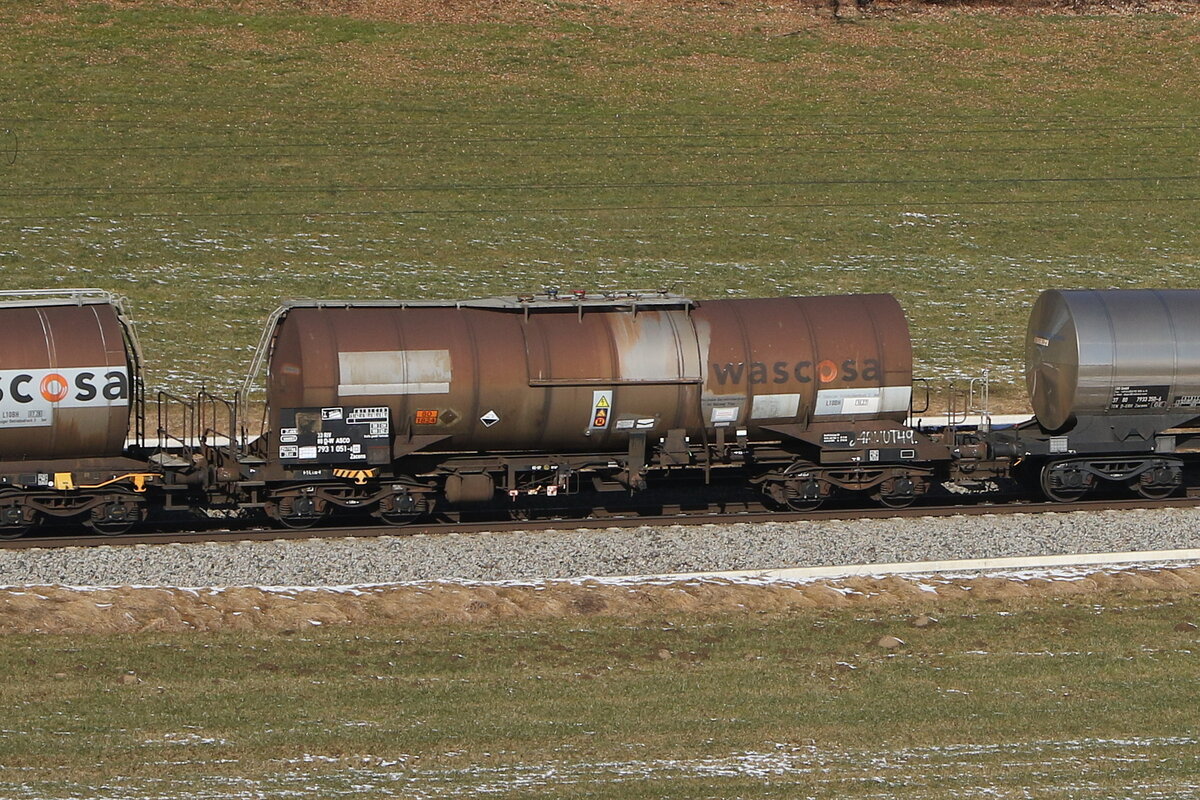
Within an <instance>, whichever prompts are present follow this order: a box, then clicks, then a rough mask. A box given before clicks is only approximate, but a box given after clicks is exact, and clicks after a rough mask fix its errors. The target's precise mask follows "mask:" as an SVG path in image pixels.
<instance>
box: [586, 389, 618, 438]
mask: <svg viewBox="0 0 1200 800" xmlns="http://www.w3.org/2000/svg"><path fill="white" fill-rule="evenodd" d="M611 414H612V390H611V389H603V390H600V391H596V392H592V421H591V424H590V425H588V428H589V429H590V430H594V431H597V430H604V429H605V428H607V427H608V418H609V416H611Z"/></svg>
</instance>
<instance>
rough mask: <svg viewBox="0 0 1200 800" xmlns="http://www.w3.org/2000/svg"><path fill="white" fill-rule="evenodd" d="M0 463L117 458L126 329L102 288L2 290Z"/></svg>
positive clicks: (127, 387)
mask: <svg viewBox="0 0 1200 800" xmlns="http://www.w3.org/2000/svg"><path fill="white" fill-rule="evenodd" d="M0 330H3V331H4V332H5V334H6V335H5V337H4V341H3V344H0V461H13V460H47V459H56V458H99V457H107V456H119V455H120V454H121V453H122V452H123V450H124V447H125V437H126V434H127V432H128V430H129V414H130V404H131V396H132V391H133V388H132V387H133V381H134V374H133V371H134V368H135V367H134V362H133V360H132V359H131V355H130V349H131V348H134V347H135V345H134V344H133V343H132V342H133V340H132V338H129V337H132V333H131V331H130V329H129V328H128V324H127V322H126V321H125V319H124V317H123V315H122V314H121V311H120V308H119V306H118V305H117V301H116V298H114V297H112V296H110V295H108V294H106V293H103V292H89V291H81V292H79V293H63V292H33V291H30V292H9V293H4V294H3V295H0Z"/></svg>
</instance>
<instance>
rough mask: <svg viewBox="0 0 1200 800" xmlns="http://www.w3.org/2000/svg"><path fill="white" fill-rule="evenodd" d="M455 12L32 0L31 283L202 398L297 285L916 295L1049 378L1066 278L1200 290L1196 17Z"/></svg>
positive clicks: (7, 224)
mask: <svg viewBox="0 0 1200 800" xmlns="http://www.w3.org/2000/svg"><path fill="white" fill-rule="evenodd" d="M464 8H465V9H466V10H463V9H464ZM455 9H456V7H455V6H453V5H441V6H438V5H434V4H430V5H429V7H428V8H424V9H422V7H421V6H420V4H417V3H411V4H407V5H405V4H389V3H378V4H358V5H355V4H349V5H345V6H343V5H341V4H321V3H317V2H285V0H277V1H275V0H258V2H244V3H235V2H205V3H200V2H165V0H164V1H163V2H156V0H133V1H132V2H130V1H128V0H126V1H123V2H94V3H89V2H75V1H73V0H8V2H5V3H4V4H3V5H2V6H0V75H3V76H4V81H3V87H4V92H3V95H2V97H3V99H2V101H0V177H2V182H0V274H2V275H3V277H4V285H5V287H6V288H9V289H30V288H64V287H74V286H95V287H100V288H104V289H109V290H112V291H114V292H118V293H120V294H123V295H125V296H127V297H128V298H129V299H130V301H131V306H132V310H133V312H134V314H135V316H136V318H137V320H138V321H139V324H140V332H141V337H142V340H143V345H144V347H145V350H146V356H147V359H148V361H149V362H150V365H151V370H150V373H149V379H150V381H151V382H152V383H154V384H158V385H162V386H165V387H167V388H170V389H172V390H175V391H180V392H184V391H190V390H193V389H195V388H197V387H198V386H199V385H200V384H201V383H207V384H208V385H209V386H210V387H215V388H217V389H219V390H222V391H228V390H230V389H232V388H233V387H235V386H237V385H238V384H240V379H241V376H242V374H243V373H244V372H245V369H246V367H247V365H248V362H249V358H250V355H251V352H252V350H253V348H254V346H255V344H256V343H257V341H258V337H259V334H260V331H261V326H262V322H263V320H264V319H265V317H266V315H267V314H268V313H269V312H270V310H271V309H272V308H273V307H274V306H275V305H276V304H277V303H278V302H279V301H281V300H283V299H287V298H297V297H329V298H380V297H392V298H460V297H468V296H480V295H488V294H503V293H510V294H511V293H516V292H526V291H536V290H539V289H541V288H542V287H546V286H558V287H562V288H564V289H574V288H588V289H618V288H620V289H625V288H646V289H657V288H669V289H673V290H675V291H678V292H684V293H689V294H691V295H694V296H696V297H700V298H711V297H731V296H733V297H741V296H746V297H753V296H771V295H783V294H821V293H840V292H891V293H893V294H895V295H896V296H897V297H898V298H899V299H900V301H901V302H902V303H903V305H904V306H905V308H906V309H907V311H908V313H909V316H910V320H911V323H912V328H913V334H914V338H915V340H916V355H917V359H918V363H917V370H916V371H917V373H918V374H919V375H922V376H927V377H934V378H938V379H940V380H945V379H949V378H957V379H959V380H962V379H964V378H968V377H971V376H975V375H978V374H979V373H980V372H981V371H982V370H983V369H984V368H985V367H988V368H990V370H991V375H992V378H993V380H994V382H995V385H996V389H997V392H998V394H999V396H1000V399H1001V403H1002V404H1007V405H1009V406H1012V407H1019V406H1020V405H1021V403H1022V399H1021V397H1022V392H1023V387H1022V376H1021V369H1022V368H1021V358H1022V344H1021V342H1022V338H1023V335H1024V325H1025V320H1026V315H1027V311H1028V308H1029V306H1030V304H1031V302H1032V301H1033V299H1034V298H1035V297H1036V295H1037V293H1038V292H1039V291H1040V290H1041V289H1044V288H1048V287H1059V288H1063V287H1067V288H1077V287H1134V286H1159V287H1195V286H1200V273H1198V272H1197V266H1198V265H1200V233H1198V231H1200V225H1198V223H1200V135H1198V132H1197V126H1196V120H1197V119H1200V93H1198V92H1196V91H1195V76H1196V75H1197V74H1200V16H1197V15H1189V16H1172V15H1168V14H1143V15H1110V16H1081V15H1070V16H1066V15H1058V16H1056V15H1047V14H1043V15H1033V16H1022V15H1014V14H1005V13H991V14H989V13H967V12H955V11H952V10H951V11H947V10H938V11H936V12H933V11H931V12H929V13H911V12H899V11H897V12H891V13H883V12H879V13H875V14H872V15H869V16H868V17H866V18H864V19H863V20H861V21H859V22H855V23H841V24H839V23H837V22H835V21H834V20H833V19H832V18H831V17H830V16H828V15H827V14H823V13H817V12H814V11H811V10H809V9H807V8H798V7H784V6H768V5H763V6H761V7H757V6H750V5H747V6H743V5H739V4H731V5H728V6H720V5H716V6H711V7H710V6H707V5H699V4H678V5H668V4H648V3H647V4H639V3H629V4H616V3H611V4H610V3H555V2H544V3H515V2H514V3H512V4H500V5H482V4H481V5H479V6H472V5H470V4H464V6H462V7H461V8H458V11H455ZM472 9H474V11H472ZM368 12H369V13H368ZM443 12H445V13H443ZM354 14H360V16H354ZM846 324H847V325H853V324H854V321H853V320H847V323H846Z"/></svg>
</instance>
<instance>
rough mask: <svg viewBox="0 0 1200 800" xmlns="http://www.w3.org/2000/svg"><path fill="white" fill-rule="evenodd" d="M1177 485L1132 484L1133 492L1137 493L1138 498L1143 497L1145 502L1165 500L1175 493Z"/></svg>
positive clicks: (1139, 482)
mask: <svg viewBox="0 0 1200 800" xmlns="http://www.w3.org/2000/svg"><path fill="white" fill-rule="evenodd" d="M1178 488H1179V486H1178V484H1175V485H1171V486H1159V485H1153V484H1148V483H1142V482H1141V481H1138V482H1137V483H1135V484H1133V490H1134V491H1135V492H1137V495H1138V497H1144V498H1145V499H1147V500H1165V499H1166V498H1168V497H1170V496H1171V495H1173V494H1174V493H1175V490H1176V489H1178Z"/></svg>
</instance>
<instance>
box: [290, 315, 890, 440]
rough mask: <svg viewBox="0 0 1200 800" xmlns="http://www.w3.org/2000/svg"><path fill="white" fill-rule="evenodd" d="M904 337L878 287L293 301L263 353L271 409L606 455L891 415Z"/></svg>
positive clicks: (403, 434) (403, 435)
mask: <svg viewBox="0 0 1200 800" xmlns="http://www.w3.org/2000/svg"><path fill="white" fill-rule="evenodd" d="M911 373H912V351H911V342H910V339H909V331H908V323H907V321H906V319H905V317H904V313H903V311H902V310H901V309H900V307H899V305H898V303H897V302H896V301H895V299H894V298H892V297H891V296H889V295H858V296H841V297H817V298H779V299H766V300H713V301H703V302H694V301H690V300H687V299H686V298H670V297H666V296H660V297H658V298H656V299H655V302H654V303H653V304H649V305H642V306H636V307H635V306H633V305H632V304H621V303H613V302H602V303H597V304H595V305H588V304H587V303H586V302H582V303H581V302H579V299H578V298H567V299H564V300H563V301H562V302H561V303H555V302H552V301H547V300H541V301H538V302H537V303H519V302H515V301H513V302H509V303H499V304H491V305H489V304H466V303H462V304H454V305H434V306H430V305H403V304H392V305H384V304H378V303H376V304H370V305H345V306H338V307H330V306H327V305H322V306H320V307H293V308H290V309H288V310H287V311H286V313H284V314H282V315H281V317H280V321H279V323H278V328H277V330H276V335H275V337H274V344H273V349H272V351H271V354H270V359H269V364H268V381H267V386H268V397H269V402H270V404H271V408H272V411H271V414H272V416H271V420H270V423H271V424H270V427H271V429H272V430H275V431H278V430H279V427H280V414H281V411H282V410H284V409H293V408H307V409H322V408H333V407H351V408H369V407H386V408H387V409H388V411H389V413H390V418H391V425H392V430H393V431H394V432H395V433H396V434H397V435H398V440H399V441H404V440H407V438H408V436H409V435H440V436H446V437H448V438H447V439H445V440H444V441H442V442H439V444H438V445H437V449H439V450H457V451H461V450H487V451H504V450H544V451H575V452H586V451H596V452H614V451H620V450H624V449H626V448H627V446H628V439H629V436H630V434H631V433H635V432H640V433H645V434H647V435H648V436H650V437H661V436H663V435H665V434H666V432H667V431H668V430H672V429H684V430H686V431H687V432H688V435H690V436H698V437H703V436H712V435H715V431H716V429H717V428H728V429H730V430H731V431H736V430H739V429H748V430H749V432H750V435H751V436H754V435H756V434H758V432H759V426H761V425H766V424H778V423H782V422H788V423H801V424H807V423H808V422H810V421H811V420H813V419H817V420H822V419H824V420H829V419H843V420H862V419H877V418H884V419H894V420H903V419H904V418H905V416H906V415H907V412H908V407H909V391H910V385H911Z"/></svg>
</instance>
